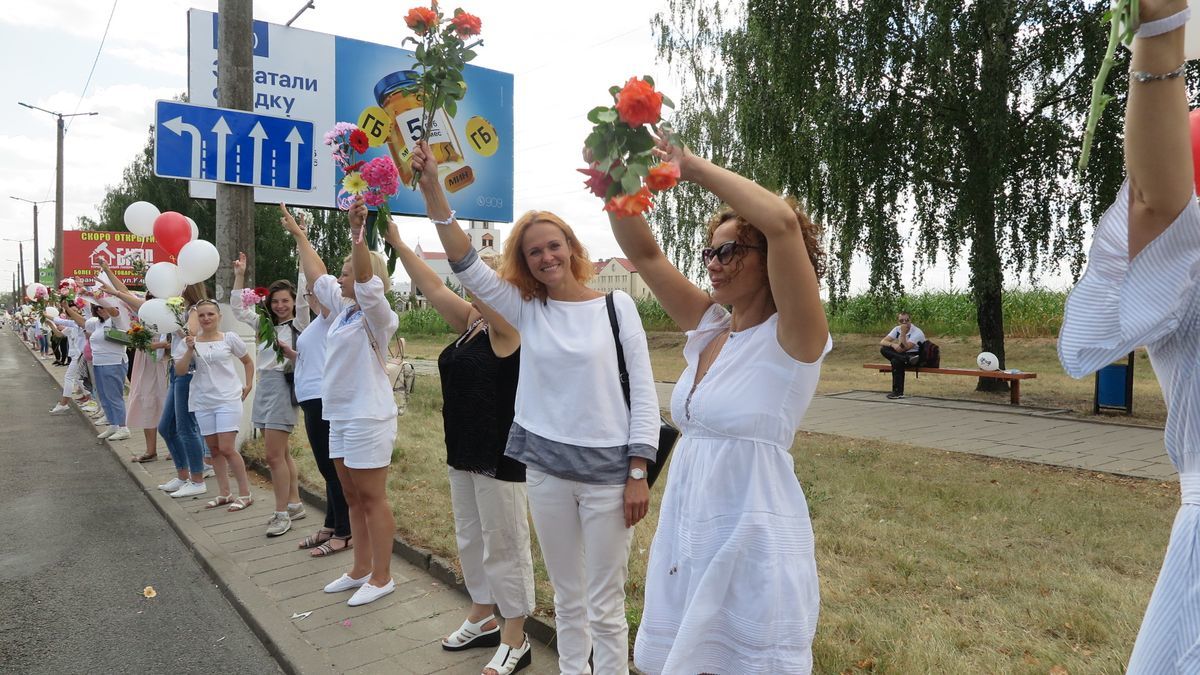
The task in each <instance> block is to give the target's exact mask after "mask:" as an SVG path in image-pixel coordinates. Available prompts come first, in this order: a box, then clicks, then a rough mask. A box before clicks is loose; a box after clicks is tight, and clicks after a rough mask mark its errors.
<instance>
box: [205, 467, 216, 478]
mask: <svg viewBox="0 0 1200 675" xmlns="http://www.w3.org/2000/svg"><path fill="white" fill-rule="evenodd" d="M201 475H202V476H203V477H204V478H215V477H216V475H217V471H216V469H214V468H212V464H205V465H204V473H203V474H201Z"/></svg>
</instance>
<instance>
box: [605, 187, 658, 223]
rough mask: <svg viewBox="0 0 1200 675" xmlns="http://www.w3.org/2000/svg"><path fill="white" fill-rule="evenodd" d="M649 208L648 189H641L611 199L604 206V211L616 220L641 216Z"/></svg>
mask: <svg viewBox="0 0 1200 675" xmlns="http://www.w3.org/2000/svg"><path fill="white" fill-rule="evenodd" d="M651 206H653V205H652V204H651V203H650V189H649V188H642V189H641V190H638V191H637V192H635V193H633V194H631V195H617V196H616V197H613V198H612V199H610V200H608V203H607V204H605V205H604V210H605V211H609V212H611V213H612V214H613V215H615V216H617V217H618V218H630V217H633V216H637V215H641V214H642V213H644V212H645V211H646V210H647V209H649V208H650V207H651Z"/></svg>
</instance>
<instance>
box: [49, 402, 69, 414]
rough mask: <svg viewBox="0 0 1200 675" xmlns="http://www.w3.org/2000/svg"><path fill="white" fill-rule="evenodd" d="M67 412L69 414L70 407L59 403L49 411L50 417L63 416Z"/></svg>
mask: <svg viewBox="0 0 1200 675" xmlns="http://www.w3.org/2000/svg"><path fill="white" fill-rule="evenodd" d="M69 412H71V406H69V405H63V404H61V403H59V404H58V405H56V406H54V407H53V408H51V409H50V414H51V415H65V414H67V413H69Z"/></svg>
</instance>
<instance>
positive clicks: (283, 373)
mask: <svg viewBox="0 0 1200 675" xmlns="http://www.w3.org/2000/svg"><path fill="white" fill-rule="evenodd" d="M245 286H246V254H245V253H238V257H237V260H234V261H233V290H232V291H230V292H229V304H230V305H232V306H233V316H234V318H235V319H237V320H238V321H241V322H242V323H244V324H246V325H247V326H249V327H250V328H252V329H254V330H255V332H257V331H258V312H257V311H255V309H254V308H253V307H245V306H244V305H243V303H242V289H244V288H245ZM263 302H265V303H267V314H268V315H269V316H270V317H271V323H272V324H273V325H274V327H275V339H276V341H277V343H278V344H285V345H289V346H291V347H295V346H296V337H297V336H298V335H299V333H300V329H299V327H298V326H296V325H295V319H296V286H295V285H294V284H293V283H292V282H290V281H288V280H287V279H280V280H278V281H275V282H274V283H272V284H271V286H270V287H269V288H268V289H267V297H266V299H265V300H263ZM280 351H282V350H280ZM278 354H279V352H276V344H271V343H268V342H266V341H263V342H260V343H259V344H258V351H257V352H256V353H255V355H254V361H255V364H256V368H255V372H257V373H258V383H257V385H256V386H255V388H254V408H253V413H252V421H253V422H254V428H255V429H258V430H260V431H262V435H263V445H264V447H265V450H266V455H267V466H268V467H270V469H271V488H272V490H273V491H274V493H275V512H274V513H273V514H272V515H271V520H269V521H268V522H267V536H268V537H278V536H280V535H282V534H285V533H287V531H288V530H290V529H292V521H293V520H300V519H301V518H304V517H305V515H307V514H305V512H304V502H302V501H300V474H299V472H298V471H297V470H296V462H295V460H293V459H292V455H291V453H289V452H288V440H289V439H290V438H291V435H292V429H294V428H295V427H296V414H297V410H298V406H297V404H296V403H293V394H292V385H291V383H289V382H288V380H287V374H288V373H291V372H293V369H294V364H293V363H292V362H291V361H290V360H288V359H286V358H283V357H281V356H278Z"/></svg>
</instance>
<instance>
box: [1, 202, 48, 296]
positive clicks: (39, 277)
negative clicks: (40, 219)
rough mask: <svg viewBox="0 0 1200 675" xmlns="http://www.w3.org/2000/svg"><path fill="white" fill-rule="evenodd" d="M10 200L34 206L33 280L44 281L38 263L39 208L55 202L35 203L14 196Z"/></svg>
mask: <svg viewBox="0 0 1200 675" xmlns="http://www.w3.org/2000/svg"><path fill="white" fill-rule="evenodd" d="M9 198H10V199H15V200H17V201H19V202H25V203H27V204H33V280H34V281H41V280H42V275H41V274H40V273H39V272H38V265H39V263H38V224H37V207H38V204H49V203H50V202H52V201H54V200H53V199H43V200H41V201H34V200H32V199H25V198H23V197H14V196H12V195H9ZM9 241H12V240H11V239H10V240H9Z"/></svg>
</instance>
